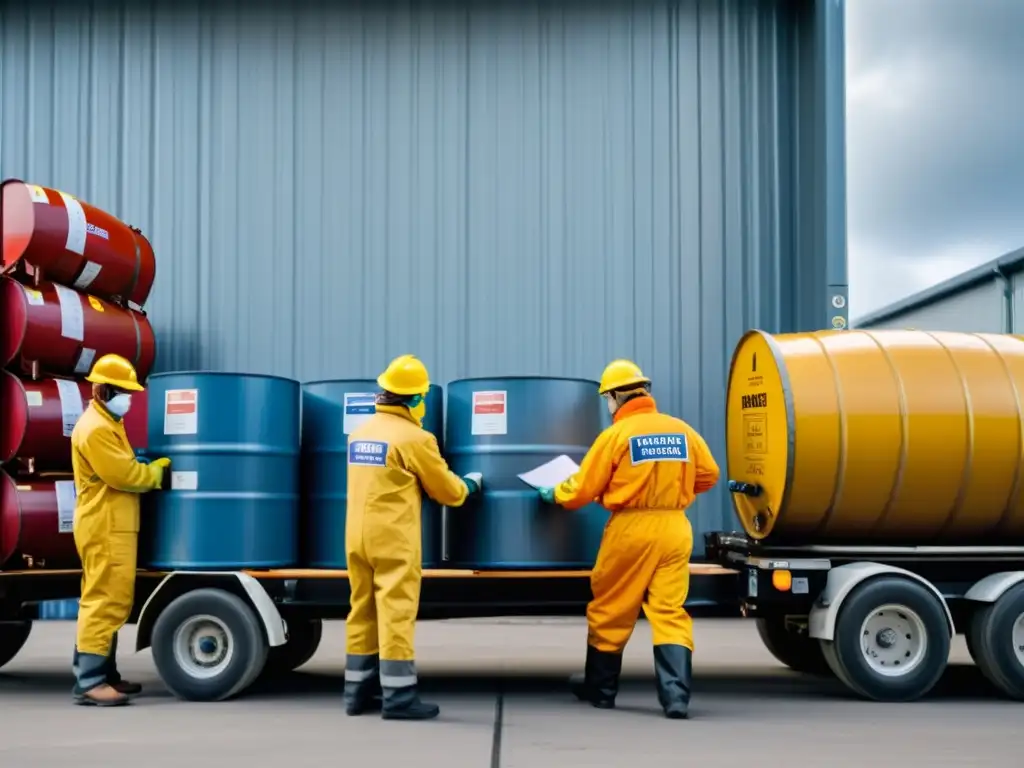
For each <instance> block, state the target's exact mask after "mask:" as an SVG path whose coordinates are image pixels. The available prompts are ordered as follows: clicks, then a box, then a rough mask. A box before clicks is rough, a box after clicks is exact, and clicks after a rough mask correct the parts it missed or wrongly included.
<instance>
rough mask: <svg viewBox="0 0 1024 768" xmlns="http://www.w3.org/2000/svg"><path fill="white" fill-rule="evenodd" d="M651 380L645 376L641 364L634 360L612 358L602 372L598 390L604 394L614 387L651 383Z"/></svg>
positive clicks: (620, 387)
mask: <svg viewBox="0 0 1024 768" xmlns="http://www.w3.org/2000/svg"><path fill="white" fill-rule="evenodd" d="M650 383H651V380H650V379H648V378H647V377H646V376H644V372H643V371H641V370H640V366H639V365H637V364H636V363H634V362H633V361H632V360H612V361H611V362H610V363H608V367H607V368H605V369H604V373H602V374H601V384H600V386H599V388H598V391H599V392H600V393H601V394H602V395H603V394H605V393H606V392H611V391H612V390H613V389H622V388H623V387H628V386H629V385H630V384H637V385H639V384H650Z"/></svg>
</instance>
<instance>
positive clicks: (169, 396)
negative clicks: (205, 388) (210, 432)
mask: <svg viewBox="0 0 1024 768" xmlns="http://www.w3.org/2000/svg"><path fill="white" fill-rule="evenodd" d="M198 432H199V390H198V389H169V390H167V393H166V394H165V395H164V434H165V435H194V434H196V433H198Z"/></svg>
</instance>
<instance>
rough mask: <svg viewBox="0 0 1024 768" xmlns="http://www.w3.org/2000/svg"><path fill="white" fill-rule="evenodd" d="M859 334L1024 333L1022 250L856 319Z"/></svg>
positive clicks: (1023, 250)
mask: <svg viewBox="0 0 1024 768" xmlns="http://www.w3.org/2000/svg"><path fill="white" fill-rule="evenodd" d="M854 324H855V325H856V327H857V328H917V329H919V330H922V331H964V332H968V333H1024V248H1021V249H1020V250H1016V251H1013V252H1012V253H1008V254H1006V255H1005V256H1002V257H1000V258H998V259H993V260H992V261H989V262H987V263H985V264H982V265H981V266H980V267H976V268H974V269H971V270H968V271H967V272H964V273H962V274H960V275H957V276H956V277H953V278H950V279H949V280H946V281H944V282H941V283H939V284H938V285H935V286H932V287H931V288H929V289H927V290H924V291H921V292H920V293H916V294H914V295H913V296H908V297H907V298H905V299H903V300H901V301H897V302H896V303H894V304H890V305H889V306H887V307H885V308H883V309H880V310H878V311H877V312H872V313H870V314H867V315H864V316H863V317H860V318H857V319H856V320H855V323H854Z"/></svg>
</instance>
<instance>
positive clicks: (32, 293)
mask: <svg viewBox="0 0 1024 768" xmlns="http://www.w3.org/2000/svg"><path fill="white" fill-rule="evenodd" d="M21 287H22V289H23V290H24V291H25V298H27V299H28V303H29V304H31V305H32V306H33V307H41V306H43V305H44V304H46V302H45V301H44V300H43V294H42V293H41V292H39V291H37V290H35V289H34V288H29V287H28V286H25V285H23V286H21Z"/></svg>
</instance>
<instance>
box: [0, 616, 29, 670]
mask: <svg viewBox="0 0 1024 768" xmlns="http://www.w3.org/2000/svg"><path fill="white" fill-rule="evenodd" d="M31 633H32V622H31V621H0V667H2V666H3V665H4V664H6V663H7V662H9V661H10V660H11V659H13V658H14V657H15V656H17V655H18V652H19V651H20V650H21V649H22V648H24V647H25V642H26V641H27V640H28V636H29V635H30V634H31Z"/></svg>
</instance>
